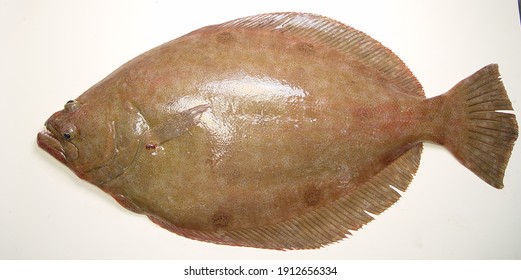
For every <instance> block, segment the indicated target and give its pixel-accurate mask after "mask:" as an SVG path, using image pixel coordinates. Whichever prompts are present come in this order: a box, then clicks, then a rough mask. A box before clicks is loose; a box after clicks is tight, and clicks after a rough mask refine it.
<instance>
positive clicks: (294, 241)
mask: <svg viewBox="0 0 521 280" xmlns="http://www.w3.org/2000/svg"><path fill="white" fill-rule="evenodd" d="M422 147H423V146H422V144H421V143H420V144H417V145H415V146H414V147H412V148H411V149H409V150H408V151H407V152H405V153H404V154H403V155H402V156H400V157H399V158H397V159H396V160H395V161H393V162H392V163H391V164H389V165H388V166H387V167H386V168H384V169H383V170H382V171H380V172H379V173H378V174H377V175H376V176H374V177H373V178H372V179H370V180H369V181H367V182H366V183H364V184H362V185H361V186H359V187H357V188H356V189H354V190H353V191H352V192H350V193H349V194H347V195H345V196H343V197H341V198H339V199H338V200H336V201H333V202H331V203H329V204H327V205H325V206H322V207H319V208H316V209H314V210H311V211H309V212H307V213H305V214H303V215H301V216H299V217H295V218H292V219H289V220H286V221H283V222H278V223H274V224H271V225H266V226H264V227H258V228H243V229H234V230H217V231H196V230H188V229H182V228H178V227H175V226H173V225H171V224H170V223H168V222H166V221H164V220H162V219H160V218H157V217H154V216H149V217H150V219H151V220H152V221H153V222H155V223H157V224H159V225H160V226H162V227H164V228H166V229H168V230H170V231H173V232H175V233H177V234H180V235H183V236H186V237H188V238H192V239H197V240H201V241H206V242H213V243H218V244H226V245H235V246H248V247H258V248H267V249H278V250H286V249H313V248H319V247H322V246H324V245H327V244H330V243H333V242H336V241H339V240H341V239H343V238H345V236H346V235H350V234H351V231H354V230H357V229H359V228H361V227H362V226H363V225H365V224H366V223H368V222H370V221H371V220H372V219H373V218H372V217H371V215H369V214H368V213H372V214H375V215H378V214H380V213H382V212H383V211H384V210H385V209H387V208H388V207H389V206H391V205H392V204H393V203H395V202H396V201H397V200H398V199H399V198H400V194H399V193H398V192H397V191H395V190H394V189H393V187H394V188H396V189H398V190H401V191H405V190H406V189H407V187H408V185H409V183H410V182H411V180H412V178H413V176H414V174H415V173H416V170H417V169H418V165H419V162H420V155H421V151H422ZM391 186H392V187H391Z"/></svg>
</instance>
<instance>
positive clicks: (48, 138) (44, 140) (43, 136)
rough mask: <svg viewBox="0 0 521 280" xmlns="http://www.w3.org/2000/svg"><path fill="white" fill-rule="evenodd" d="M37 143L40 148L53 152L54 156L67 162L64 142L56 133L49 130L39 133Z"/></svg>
mask: <svg viewBox="0 0 521 280" xmlns="http://www.w3.org/2000/svg"><path fill="white" fill-rule="evenodd" d="M37 143H38V146H40V148H42V149H44V150H45V151H46V152H48V153H49V154H51V155H52V156H53V157H54V158H56V159H57V160H59V161H61V162H62V163H64V164H65V163H66V162H65V151H64V149H63V146H62V144H61V143H60V141H58V139H56V137H54V135H53V134H52V133H51V132H49V131H48V130H44V131H42V132H39V133H38V137H37Z"/></svg>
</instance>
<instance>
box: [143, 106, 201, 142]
mask: <svg viewBox="0 0 521 280" xmlns="http://www.w3.org/2000/svg"><path fill="white" fill-rule="evenodd" d="M209 107H210V105H207V104H203V105H198V106H195V107H193V108H190V109H187V110H185V111H182V112H180V113H178V114H175V115H172V116H171V117H170V118H168V119H167V120H165V121H164V122H163V123H161V124H159V125H157V126H155V127H153V128H152V129H150V130H149V132H148V136H147V140H146V148H148V149H150V148H155V147H157V146H158V145H161V144H162V143H164V142H166V141H169V140H171V139H173V138H176V137H179V136H181V135H183V134H185V133H187V132H188V130H189V128H190V127H192V126H194V125H196V124H197V123H198V122H199V120H200V117H201V114H202V113H204V112H205V111H206V110H207V109H208V108H209Z"/></svg>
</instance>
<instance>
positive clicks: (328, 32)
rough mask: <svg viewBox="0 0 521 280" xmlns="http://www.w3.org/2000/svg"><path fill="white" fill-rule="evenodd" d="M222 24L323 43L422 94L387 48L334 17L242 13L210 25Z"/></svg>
mask: <svg viewBox="0 0 521 280" xmlns="http://www.w3.org/2000/svg"><path fill="white" fill-rule="evenodd" d="M226 27H238V28H247V29H267V30H272V31H273V32H282V33H284V32H288V33H291V34H293V35H296V36H302V37H305V38H307V39H309V40H312V41H316V42H319V43H323V44H326V45H328V46H330V47H332V48H334V49H336V50H338V51H339V52H341V53H345V54H346V55H349V56H351V57H354V58H355V59H357V60H358V61H359V62H360V63H362V64H364V65H366V66H368V67H370V68H373V69H375V70H377V71H378V72H380V73H381V74H382V75H383V76H384V77H386V78H387V79H388V80H389V81H391V82H393V83H394V84H395V85H396V86H398V87H400V88H402V89H403V90H404V91H405V92H406V93H409V94H412V95H417V96H424V95H425V94H424V93H423V89H422V86H421V85H420V83H419V82H418V80H417V79H416V77H415V76H414V75H413V74H412V73H411V71H410V70H409V68H408V67H407V66H406V65H405V64H404V63H403V62H402V60H401V59H400V58H399V57H398V56H396V55H395V54H394V53H393V52H392V51H391V50H389V49H388V48H386V47H385V46H383V45H382V44H381V43H380V42H378V41H376V40H374V39H373V38H371V37H370V36H368V35H366V34H365V33H363V32H361V31H358V30H356V29H354V28H351V27H349V26H347V25H345V24H342V23H340V22H338V21H336V20H333V19H330V18H327V17H323V16H319V15H314V14H307V13H271V14H260V15H255V16H250V17H244V18H240V19H236V20H232V21H229V22H226V23H223V24H219V25H214V26H212V27H210V28H226Z"/></svg>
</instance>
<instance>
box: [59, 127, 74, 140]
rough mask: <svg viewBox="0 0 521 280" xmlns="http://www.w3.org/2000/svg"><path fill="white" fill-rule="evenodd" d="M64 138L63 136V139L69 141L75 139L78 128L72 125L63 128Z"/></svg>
mask: <svg viewBox="0 0 521 280" xmlns="http://www.w3.org/2000/svg"><path fill="white" fill-rule="evenodd" d="M62 136H63V139H65V140H67V141H70V140H72V139H74V137H75V136H76V126H74V125H72V124H71V125H67V126H65V127H64V128H63V132H62Z"/></svg>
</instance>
